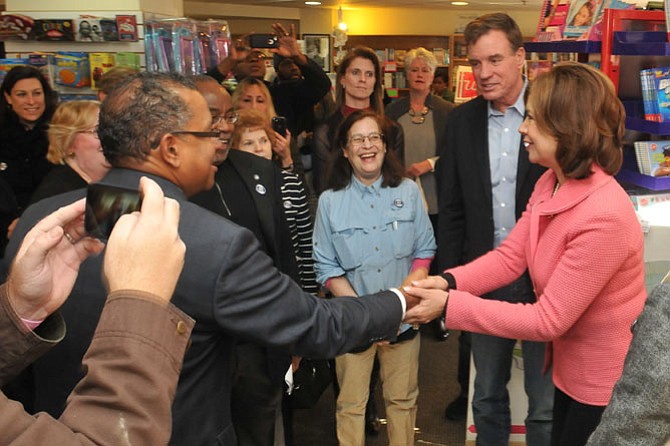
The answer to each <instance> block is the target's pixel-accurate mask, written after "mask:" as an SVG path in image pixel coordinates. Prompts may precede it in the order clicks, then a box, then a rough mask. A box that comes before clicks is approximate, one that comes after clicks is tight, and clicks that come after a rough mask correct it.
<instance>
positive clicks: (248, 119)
mask: <svg viewBox="0 0 670 446" xmlns="http://www.w3.org/2000/svg"><path fill="white" fill-rule="evenodd" d="M253 130H264V131H265V133H266V134H267V135H268V139H269V140H270V143H271V144H272V145H273V146H274V144H275V132H274V130H272V124H271V121H270V119H268V117H267V116H265V113H263V112H262V111H260V110H257V109H255V108H247V109H242V110H239V111H238V112H237V122H235V130H234V131H233V136H232V137H231V141H230V147H232V148H233V149H238V148H239V145H240V141H241V140H242V135H243V134H244V133H245V132H248V131H253ZM272 155H273V158H274V152H273V153H272Z"/></svg>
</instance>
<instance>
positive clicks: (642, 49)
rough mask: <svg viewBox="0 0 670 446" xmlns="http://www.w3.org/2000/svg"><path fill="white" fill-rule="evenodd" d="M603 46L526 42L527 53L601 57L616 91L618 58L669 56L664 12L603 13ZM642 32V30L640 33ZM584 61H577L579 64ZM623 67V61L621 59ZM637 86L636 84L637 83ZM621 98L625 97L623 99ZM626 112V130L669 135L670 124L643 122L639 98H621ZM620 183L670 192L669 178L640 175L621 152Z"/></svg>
mask: <svg viewBox="0 0 670 446" xmlns="http://www.w3.org/2000/svg"><path fill="white" fill-rule="evenodd" d="M603 17H604V18H603V34H602V35H603V37H602V39H603V40H602V42H595V41H588V40H573V41H557V42H526V43H525V44H524V47H525V48H526V51H529V52H546V53H549V52H553V53H573V52H577V53H580V54H582V55H588V54H594V53H598V52H600V54H601V67H600V68H601V70H602V71H603V72H604V73H605V74H606V75H607V76H608V77H609V78H610V79H611V80H612V82H613V83H614V85H615V87H616V88H617V91H618V92H619V95H620V97H621V96H622V93H621V91H620V90H619V87H620V85H619V81H620V77H619V75H620V66H621V64H622V57H621V56H633V57H635V56H670V43H668V33H667V32H666V30H665V13H664V11H641V10H621V9H606V10H605V12H604V16H603ZM639 29H644V30H639ZM582 60H583V58H580V61H582ZM624 63H625V58H624ZM634 70H635V71H637V72H638V73H639V70H638V68H637V67H635V68H634ZM636 82H637V84H638V86H639V80H636ZM626 95H627V93H626V94H624V96H626ZM622 102H623V103H624V106H625V108H626V128H627V129H629V130H635V131H638V132H643V133H649V134H653V135H659V136H664V135H670V122H653V121H648V120H646V119H644V118H643V117H642V116H644V111H643V104H642V99H641V97H640V95H638V94H636V95H634V97H630V98H629V97H622ZM617 178H618V179H619V181H621V182H625V183H630V184H633V185H636V186H641V187H644V188H646V189H650V190H655V191H657V190H670V178H663V177H660V178H657V177H652V176H648V175H643V174H641V173H639V169H638V166H637V161H636V160H635V154H634V153H632V151H630V150H626V151H624V165H623V167H622V168H621V171H620V172H619V174H618V175H617Z"/></svg>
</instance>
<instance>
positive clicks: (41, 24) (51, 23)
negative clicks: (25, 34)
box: [31, 19, 74, 42]
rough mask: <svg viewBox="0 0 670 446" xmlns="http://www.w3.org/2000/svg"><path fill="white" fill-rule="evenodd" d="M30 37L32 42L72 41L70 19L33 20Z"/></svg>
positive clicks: (72, 34)
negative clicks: (33, 24)
mask: <svg viewBox="0 0 670 446" xmlns="http://www.w3.org/2000/svg"><path fill="white" fill-rule="evenodd" d="M31 37H32V38H33V39H34V40H55V41H65V42H72V41H74V32H73V30H72V20H71V19H38V20H35V26H34V27H33V30H32V33H31Z"/></svg>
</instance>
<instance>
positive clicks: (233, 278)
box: [5, 73, 423, 446]
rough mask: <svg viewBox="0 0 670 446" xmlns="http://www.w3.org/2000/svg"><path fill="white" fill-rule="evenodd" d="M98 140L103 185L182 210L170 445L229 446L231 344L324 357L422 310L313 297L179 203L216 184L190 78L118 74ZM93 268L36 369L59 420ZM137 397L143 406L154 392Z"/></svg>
mask: <svg viewBox="0 0 670 446" xmlns="http://www.w3.org/2000/svg"><path fill="white" fill-rule="evenodd" d="M98 133H99V136H100V138H101V141H102V146H103V150H104V153H105V156H106V158H107V159H108V161H109V162H110V164H111V165H112V166H113V168H112V169H111V170H110V172H109V173H108V175H107V176H106V177H105V178H104V179H103V180H102V183H106V184H110V185H114V186H119V187H126V188H137V185H138V182H139V178H140V177H141V176H148V177H150V178H152V179H153V180H155V181H156V182H157V183H158V184H159V185H160V186H161V188H162V189H163V191H164V193H165V195H166V196H167V197H170V198H174V199H176V200H177V201H178V202H179V204H180V206H181V219H180V222H179V235H180V237H181V238H182V240H183V241H184V243H185V244H186V258H185V261H184V269H183V271H182V274H181V276H180V278H179V281H178V282H177V288H176V290H175V293H174V297H173V300H172V302H173V303H174V304H175V305H176V306H177V307H178V308H180V309H181V310H182V311H184V312H185V313H187V314H188V315H190V316H191V317H193V318H194V319H195V320H196V325H195V327H194V329H193V333H192V336H191V341H192V343H191V346H190V347H189V349H188V352H187V353H186V356H185V358H184V365H183V367H182V371H181V375H180V380H179V385H178V387H177V395H176V397H175V403H174V405H173V426H172V439H171V440H170V444H171V445H185V446H199V445H214V444H217V445H225V446H234V445H235V444H236V442H237V440H236V437H235V432H234V429H233V426H232V424H231V420H230V394H231V389H230V387H231V386H230V383H231V381H230V372H231V355H232V349H233V346H234V342H235V338H243V339H248V340H250V341H253V342H257V343H260V344H263V345H268V346H273V347H277V348H282V349H286V350H287V351H288V352H289V353H292V354H296V355H305V356H322V357H333V356H337V355H339V354H342V353H344V352H347V351H349V350H351V349H353V348H355V347H356V346H359V345H361V344H364V343H366V342H377V341H381V340H386V339H390V340H393V339H395V337H396V333H397V330H398V325H399V324H400V322H401V319H402V318H403V317H404V308H405V307H406V308H411V307H413V306H415V305H417V304H418V305H421V306H423V302H419V301H418V300H417V299H413V298H410V297H407V298H406V297H404V296H403V295H402V294H401V293H400V292H399V291H398V290H391V291H383V292H380V293H377V294H375V295H371V296H365V297H362V298H358V299H353V298H352V299H349V298H342V299H332V300H323V299H317V298H316V297H313V296H311V295H310V294H307V293H304V292H302V291H301V289H300V287H299V286H298V285H297V284H296V283H295V282H293V281H291V279H289V278H288V277H287V276H285V275H283V274H281V273H280V272H279V271H277V269H276V268H275V267H274V266H273V264H272V260H271V259H270V258H269V257H267V256H266V255H265V254H263V253H262V252H261V251H260V249H259V244H258V242H257V240H256V238H255V237H254V236H253V234H252V233H251V232H250V231H249V230H247V229H243V228H241V227H239V226H238V225H236V224H234V223H232V222H230V221H228V220H226V219H224V218H221V217H220V216H218V215H216V214H214V213H212V212H210V211H207V210H205V209H203V208H201V207H199V206H197V205H195V204H193V203H190V202H188V201H187V197H189V196H193V195H195V194H197V193H198V192H201V191H204V190H207V189H211V188H212V186H213V185H214V174H215V173H216V170H217V169H216V166H214V164H213V161H214V158H215V149H216V145H217V144H218V139H219V133H220V132H219V131H216V132H212V117H211V114H210V112H209V110H208V107H207V104H206V102H205V100H204V98H203V97H202V95H201V94H200V93H198V91H197V90H196V89H195V85H194V84H193V83H192V82H191V81H190V80H188V79H185V78H184V77H182V76H179V75H175V74H160V73H140V74H138V75H137V76H134V77H131V78H128V79H127V80H125V81H123V83H122V84H120V85H119V86H118V87H117V88H115V89H114V91H113V92H112V93H111V94H110V95H109V96H108V97H107V98H106V99H105V102H104V103H103V105H102V109H101V113H100V125H99V129H98ZM84 192H85V191H84V190H79V191H74V192H70V193H66V194H62V195H58V196H56V197H52V198H50V199H47V200H43V201H41V202H39V203H37V204H35V205H33V206H31V207H30V208H29V209H28V210H27V211H26V213H25V214H24V215H23V217H22V218H21V221H20V223H19V226H18V227H17V229H16V232H15V233H14V236H13V237H12V240H11V241H10V244H9V246H8V251H7V253H8V255H7V256H6V258H5V260H6V261H10V260H11V258H12V257H13V256H14V254H15V252H16V248H17V245H18V242H19V241H20V240H21V239H22V237H23V235H24V234H25V233H26V230H27V228H29V227H31V226H32V225H34V223H35V222H36V221H37V220H39V219H40V218H41V217H43V216H44V215H46V214H48V213H50V212H51V211H53V210H54V209H55V208H57V207H59V206H60V205H62V204H63V203H70V202H72V201H74V200H75V199H76V198H78V197H81V196H83V195H84ZM100 263H101V260H100V259H89V260H87V261H85V262H84V263H83V264H82V265H81V269H80V273H79V277H78V279H77V282H76V283H75V286H74V289H73V292H72V295H71V296H70V298H69V299H68V301H67V302H66V304H65V305H64V306H63V307H62V314H63V316H64V318H65V320H66V322H67V323H68V325H69V327H70V334H71V335H72V336H66V338H65V339H64V340H63V342H62V343H61V344H60V345H59V346H58V347H56V348H54V350H52V351H51V352H50V353H48V354H47V355H45V356H44V357H43V358H42V359H40V360H39V361H38V362H37V363H36V367H35V368H34V372H35V386H36V388H37V389H38V391H37V392H36V396H37V401H36V408H37V409H38V410H40V409H46V410H48V411H49V412H50V413H51V414H52V415H58V414H59V413H60V412H61V411H62V409H63V406H64V404H65V398H66V396H67V394H68V393H69V392H70V391H71V390H72V388H73V387H74V384H75V383H76V382H77V380H78V379H79V378H80V377H81V372H82V371H81V367H80V363H81V359H82V356H83V353H84V351H85V350H86V347H87V346H88V342H89V341H90V339H91V337H92V335H93V331H94V329H95V325H96V323H97V320H98V317H99V315H100V312H101V310H102V307H103V304H104V302H105V297H106V296H105V290H104V287H103V285H102V281H101V278H100V268H101V265H100ZM177 329H179V327H177ZM144 391H145V392H146V398H153V397H154V396H153V395H152V393H153V392H155V391H158V390H157V389H153V388H151V387H147V388H146V389H144ZM121 416H122V414H121ZM121 421H122V420H120V422H121ZM124 441H125V440H124ZM129 441H130V442H133V439H130V440H129Z"/></svg>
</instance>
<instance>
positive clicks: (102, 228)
mask: <svg viewBox="0 0 670 446" xmlns="http://www.w3.org/2000/svg"><path fill="white" fill-rule="evenodd" d="M141 206H142V197H141V196H140V192H139V191H137V190H134V189H125V188H122V187H116V186H108V185H105V184H98V183H94V184H89V186H88V191H87V192H86V212H85V218H84V228H85V229H86V233H87V234H88V235H89V236H91V237H95V238H97V239H100V240H102V241H106V240H107V239H108V238H109V235H110V234H111V233H112V229H113V228H114V225H115V224H116V222H117V220H118V219H119V218H121V216H122V215H123V214H129V213H131V212H135V211H139V210H140V207H141Z"/></svg>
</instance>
